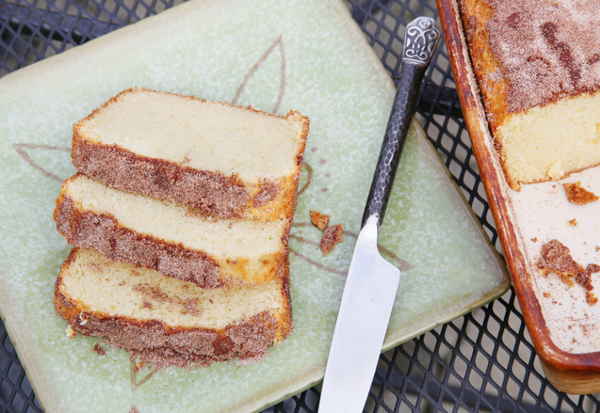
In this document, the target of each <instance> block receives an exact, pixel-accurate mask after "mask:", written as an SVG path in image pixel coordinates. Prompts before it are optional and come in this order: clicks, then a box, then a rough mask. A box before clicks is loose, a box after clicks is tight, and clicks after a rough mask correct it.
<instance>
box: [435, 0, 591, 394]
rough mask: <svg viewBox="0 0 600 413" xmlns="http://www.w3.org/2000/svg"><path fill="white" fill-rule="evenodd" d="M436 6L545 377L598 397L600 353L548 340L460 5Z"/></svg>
mask: <svg viewBox="0 0 600 413" xmlns="http://www.w3.org/2000/svg"><path fill="white" fill-rule="evenodd" d="M437 5H438V10H439V14H440V19H441V23H442V28H443V30H444V34H445V40H446V46H447V48H448V54H449V57H450V62H451V65H452V70H453V73H454V79H455V82H456V89H457V92H458V96H459V99H460V103H461V107H462V111H463V115H464V119H465V123H466V126H467V130H468V132H469V135H470V138H471V142H472V147H473V153H474V155H475V158H476V160H477V164H478V166H479V171H480V174H481V180H482V182H483V185H484V187H485V191H486V194H487V197H488V201H489V206H490V209H491V211H492V213H493V216H494V220H495V221H496V225H497V229H498V235H499V237H500V240H501V243H502V247H503V249H504V257H505V259H506V263H507V266H508V269H509V271H510V274H511V278H512V282H513V286H514V289H515V292H516V294H517V298H518V300H519V304H520V305H521V310H522V312H523V317H524V319H525V323H526V324H527V327H528V329H529V333H530V335H531V338H532V340H533V344H534V346H535V349H536V351H537V354H538V355H539V357H540V361H541V364H542V367H543V369H544V372H545V373H546V377H547V378H548V380H549V381H550V383H552V384H553V385H554V386H555V387H556V388H557V389H559V390H562V391H564V392H567V393H572V394H589V393H597V392H599V391H600V353H599V352H593V353H587V354H572V353H568V352H566V351H563V350H561V349H560V348H559V347H557V346H556V345H555V344H554V343H553V341H552V339H551V337H550V334H549V331H548V328H547V326H546V322H545V320H544V317H543V315H542V309H541V306H540V303H539V302H538V299H537V298H536V295H535V292H534V289H533V286H532V268H531V264H530V262H529V261H528V259H527V256H526V253H525V248H524V241H523V239H522V236H521V234H520V231H519V227H518V225H517V219H516V216H515V213H514V211H513V209H512V208H511V203H510V202H511V199H510V198H511V196H510V191H511V190H510V188H509V186H508V184H507V182H506V180H505V177H504V173H503V171H502V168H501V166H500V163H499V160H498V158H497V154H496V151H495V149H494V145H493V142H492V136H491V133H490V129H489V127H488V123H487V120H486V117H485V112H484V107H483V103H482V100H481V97H480V94H479V88H478V86H477V81H476V78H475V74H474V72H473V69H472V66H471V59H470V56H469V50H468V47H467V43H466V38H465V36H464V30H463V24H462V21H461V19H460V15H459V9H458V4H457V2H456V0H437Z"/></svg>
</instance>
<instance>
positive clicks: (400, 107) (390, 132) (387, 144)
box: [361, 17, 441, 228]
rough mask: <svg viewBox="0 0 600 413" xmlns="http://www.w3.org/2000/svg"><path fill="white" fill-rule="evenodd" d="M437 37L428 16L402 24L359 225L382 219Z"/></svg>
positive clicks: (433, 22) (436, 30) (433, 25)
mask: <svg viewBox="0 0 600 413" xmlns="http://www.w3.org/2000/svg"><path fill="white" fill-rule="evenodd" d="M440 37H441V36H440V32H439V30H438V29H437V28H436V27H435V21H434V20H433V19H431V18H429V17H418V18H416V19H415V20H413V21H412V22H410V23H409V24H408V25H407V26H406V35H405V38H404V52H403V54H402V56H403V57H402V71H401V74H400V81H399V82H398V92H397V93H396V99H395V101H394V106H393V107H392V112H391V114H390V119H389V121H388V126H387V130H386V133H385V137H384V139H383V144H382V146H381V152H380V153H379V160H378V161H377V167H376V169H375V174H374V176H373V182H372V183H371V190H370V192H369V197H368V198H367V204H366V207H365V213H364V215H363V220H362V225H361V228H362V227H364V226H365V224H366V223H367V220H368V219H369V217H371V216H373V215H377V225H378V226H379V225H380V224H381V221H382V220H383V216H384V214H385V210H386V207H387V203H388V200H389V198H390V193H391V190H392V186H393V184H394V177H395V176H396V169H397V167H398V164H399V163H400V156H401V154H402V149H403V148H404V142H405V141H406V135H407V133H408V128H409V126H410V121H411V119H412V117H413V114H414V112H415V106H416V104H417V98H418V96H419V89H420V87H421V83H422V82H423V77H424V76H425V71H426V70H427V66H429V63H430V62H431V58H432V57H433V54H434V52H435V49H436V47H437V45H438V43H439V40H440Z"/></svg>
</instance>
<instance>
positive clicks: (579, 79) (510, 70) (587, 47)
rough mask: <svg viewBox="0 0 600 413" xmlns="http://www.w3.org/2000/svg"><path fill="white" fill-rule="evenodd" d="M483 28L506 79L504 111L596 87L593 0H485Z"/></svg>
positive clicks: (599, 62) (599, 33)
mask: <svg viewBox="0 0 600 413" xmlns="http://www.w3.org/2000/svg"><path fill="white" fill-rule="evenodd" d="M487 2H488V3H489V4H490V5H491V6H492V7H493V9H494V11H493V15H492V17H491V18H490V19H489V20H488V22H487V24H486V28H487V31H488V35H489V43H490V46H491V48H492V51H493V53H494V56H495V57H496V59H498V61H499V62H500V64H501V66H502V71H503V75H504V77H505V78H506V80H507V81H508V112H518V111H523V110H526V109H529V108H532V107H534V106H538V105H540V106H543V105H546V104H548V103H551V102H554V101H556V100H558V99H560V98H563V97H568V96H575V95H578V94H580V93H583V92H590V93H594V92H596V91H597V90H598V89H599V88H600V54H599V52H598V51H599V50H600V25H599V24H598V2H597V1H596V0H581V1H577V2H573V1H570V0H557V1H546V0H527V1H522V0H519V1H516V0H487Z"/></svg>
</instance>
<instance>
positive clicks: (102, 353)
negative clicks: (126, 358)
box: [92, 343, 106, 356]
mask: <svg viewBox="0 0 600 413" xmlns="http://www.w3.org/2000/svg"><path fill="white" fill-rule="evenodd" d="M92 350H93V351H94V353H96V354H97V355H99V356H106V350H104V348H102V346H101V345H99V344H98V343H95V344H94V348H92Z"/></svg>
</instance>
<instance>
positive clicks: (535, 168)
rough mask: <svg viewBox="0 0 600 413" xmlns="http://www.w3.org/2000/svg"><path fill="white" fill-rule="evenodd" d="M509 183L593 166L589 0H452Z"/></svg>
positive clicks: (596, 108)
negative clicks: (458, 10)
mask: <svg viewBox="0 0 600 413" xmlns="http://www.w3.org/2000/svg"><path fill="white" fill-rule="evenodd" d="M459 5H460V11H461V16H462V19H463V23H464V26H465V31H466V35H467V42H468V44H469V49H470V52H471V59H472V62H473V68H474V71H475V75H476V77H477V81H478V84H479V87H480V90H481V94H482V97H483V102H484V106H485V109H486V113H487V118H488V122H489V125H490V129H491V132H492V135H493V137H494V141H495V144H496V146H497V149H498V153H499V155H500V160H501V163H502V166H503V169H504V172H505V175H506V178H507V181H508V183H509V185H510V186H511V187H512V188H513V189H519V188H520V185H521V184H527V183H533V182H542V181H548V180H557V179H560V178H563V177H565V176H568V175H569V174H570V173H572V172H575V171H580V170H583V169H586V168H589V167H592V166H596V165H600V92H599V91H598V90H599V88H600V14H599V12H598V10H599V9H598V7H599V6H598V1H596V0H575V1H574V0H557V1H546V0H459Z"/></svg>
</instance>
